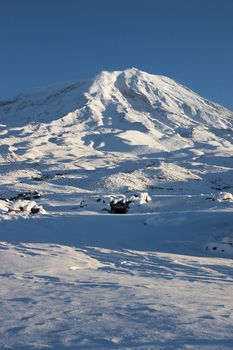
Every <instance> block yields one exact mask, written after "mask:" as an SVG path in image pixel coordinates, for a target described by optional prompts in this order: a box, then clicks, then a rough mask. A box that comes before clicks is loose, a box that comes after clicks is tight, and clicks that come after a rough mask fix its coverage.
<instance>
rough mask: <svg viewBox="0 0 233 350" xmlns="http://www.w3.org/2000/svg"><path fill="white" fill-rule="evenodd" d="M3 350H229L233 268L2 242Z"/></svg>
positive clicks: (178, 258)
mask: <svg viewBox="0 0 233 350" xmlns="http://www.w3.org/2000/svg"><path fill="white" fill-rule="evenodd" d="M0 249H1V255H0V257H1V260H0V264H1V275H0V279H1V281H0V283H1V292H0V293H1V315H0V322H1V331H0V345H1V347H2V348H12V347H13V348H16V347H22V348H23V349H26V348H27V347H32V348H33V347H36V348H46V347H51V348H54V349H61V348H64V349H65V348H68V349H69V348H74V349H96V348H99V349H111V348H114V349H115V348H116V349H132V348H133V349H174V350H175V349H195V350H196V349H211V350H213V349H216V350H217V349H232V345H233V339H232V332H233V303H232V288H233V263H232V261H231V260H224V259H218V258H197V257H190V256H185V255H176V254H168V253H154V252H147V253H145V252H139V251H132V250H111V249H103V248H93V247H92V248H86V249H77V248H72V247H67V246H60V245H54V244H52V245H51V244H10V243H2V244H1V245H0Z"/></svg>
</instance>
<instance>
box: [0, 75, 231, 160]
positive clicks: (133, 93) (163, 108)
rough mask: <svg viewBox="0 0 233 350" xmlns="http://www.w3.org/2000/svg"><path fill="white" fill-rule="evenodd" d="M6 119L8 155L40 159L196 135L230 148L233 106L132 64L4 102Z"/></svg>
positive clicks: (172, 143)
mask: <svg viewBox="0 0 233 350" xmlns="http://www.w3.org/2000/svg"><path fill="white" fill-rule="evenodd" d="M0 123H1V124H2V125H1V134H2V136H3V137H2V140H1V144H3V143H4V144H5V145H8V146H9V147H8V149H7V148H4V152H1V154H2V155H3V154H4V156H3V157H6V156H9V155H11V156H15V157H16V158H17V157H18V156H20V158H21V160H22V159H27V160H30V159H33V160H41V159H42V158H44V157H45V156H46V155H48V154H49V155H50V156H52V157H53V158H55V159H56V158H60V157H63V156H64V157H65V156H71V157H72V156H73V157H74V158H75V157H77V154H78V153H79V150H80V148H82V149H86V150H87V152H88V151H90V148H92V150H93V151H94V150H95V151H100V152H102V151H104V152H105V151H108V152H130V153H137V154H138V153H145V152H146V151H150V152H151V151H174V150H177V149H181V148H187V147H193V146H194V144H196V143H197V142H198V143H202V142H205V143H206V144H211V145H213V144H215V145H216V147H218V146H220V147H224V148H228V147H230V143H229V142H228V141H227V140H223V139H222V138H221V136H222V134H221V133H222V130H230V131H232V126H233V113H232V112H230V111H229V110H227V109H225V108H224V107H222V106H220V105H217V104H214V103H211V102H209V101H207V100H205V99H204V98H202V97H200V96H199V95H197V94H195V93H194V92H192V91H191V90H189V89H188V88H186V87H184V86H182V85H180V84H178V83H176V82H175V81H173V80H172V79H169V78H166V77H164V76H155V75H151V74H148V73H145V72H142V71H139V70H137V69H135V68H132V69H128V70H125V71H115V72H102V73H100V74H99V75H98V76H97V77H95V78H94V79H93V80H91V81H86V82H73V83H67V84H62V85H59V86H54V87H48V88H37V89H34V90H32V91H31V92H28V93H24V94H20V95H18V96H16V97H15V98H14V99H12V100H9V101H1V102H0ZM10 130H12V131H11V132H10ZM220 130H221V132H220V134H219V131H220Z"/></svg>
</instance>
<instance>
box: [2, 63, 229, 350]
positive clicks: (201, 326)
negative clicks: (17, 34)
mask: <svg viewBox="0 0 233 350" xmlns="http://www.w3.org/2000/svg"><path fill="white" fill-rule="evenodd" d="M232 136H233V113H232V112H231V111H229V110H227V109H226V108H224V107H222V106H220V105H218V104H215V103H213V102H210V101H207V100H206V99H204V98H202V97H201V96H199V95H197V94H195V93H194V92H192V91H191V90H189V89H188V88H186V87H184V86H182V85H181V84H178V83H177V82H175V81H173V80H172V79H169V78H167V77H164V76H155V75H151V74H148V73H145V72H142V71H139V70H138V69H135V68H132V69H127V70H125V71H115V72H101V73H100V74H99V75H98V76H96V77H95V78H93V79H92V80H90V81H83V82H69V83H64V84H58V85H56V86H51V87H44V88H35V89H33V90H32V91H29V92H26V93H22V94H20V95H18V96H16V97H14V98H12V99H10V100H8V101H0V242H1V243H0V267H1V271H0V286H1V287H0V349H18V350H19V349H20V350H23V349H58V350H59V349H62V350H64V349H68V350H71V349H72V350H74V349H103V350H105V349H121V350H123V349H124V350H126V349H135V350H139V349H140V350H145V349H146V350H148V349H151V350H152V349H153V350H190V349H192V350H219V349H221V350H230V349H232V348H233V337H232V334H233V300H232V290H233V262H232V261H233V260H232V259H233V245H232V242H233V238H232V237H233V225H232V217H233V200H232V198H233V142H232ZM119 199H124V201H125V202H127V201H128V202H129V209H128V212H127V214H112V213H110V205H109V203H110V201H111V200H116V201H117V200H119ZM19 208H23V209H22V210H19ZM32 208H40V211H39V212H38V213H32V212H31V209H32ZM42 214H43V215H42Z"/></svg>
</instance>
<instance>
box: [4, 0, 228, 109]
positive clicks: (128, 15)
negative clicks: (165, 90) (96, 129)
mask: <svg viewBox="0 0 233 350" xmlns="http://www.w3.org/2000/svg"><path fill="white" fill-rule="evenodd" d="M129 67H137V68H139V69H142V70H145V71H147V72H150V73H154V74H162V75H166V76H169V77H171V78H173V79H175V80H177V81H179V82H181V83H183V84H185V85H187V86H188V87H190V88H191V89H193V90H194V91H196V92H198V93H199V94H201V95H202V96H204V97H206V98H208V99H210V100H213V101H215V102H218V103H220V104H223V105H225V106H226V107H228V108H230V109H231V110H233V0H0V99H5V98H9V97H12V96H13V95H15V94H17V93H19V92H22V91H24V90H27V89H30V88H31V87H34V86H40V85H49V84H53V83H55V82H61V81H67V80H77V79H83V78H89V77H92V76H93V75H95V74H96V73H98V72H99V71H100V70H122V69H125V68H129Z"/></svg>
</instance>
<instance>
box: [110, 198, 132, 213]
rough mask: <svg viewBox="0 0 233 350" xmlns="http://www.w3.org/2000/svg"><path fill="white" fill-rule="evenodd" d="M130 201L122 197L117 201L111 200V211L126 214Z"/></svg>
mask: <svg viewBox="0 0 233 350" xmlns="http://www.w3.org/2000/svg"><path fill="white" fill-rule="evenodd" d="M130 203H131V201H125V200H124V199H120V200H118V201H111V202H110V207H111V213H114V214H126V213H127V212H128V209H129V204H130Z"/></svg>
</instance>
